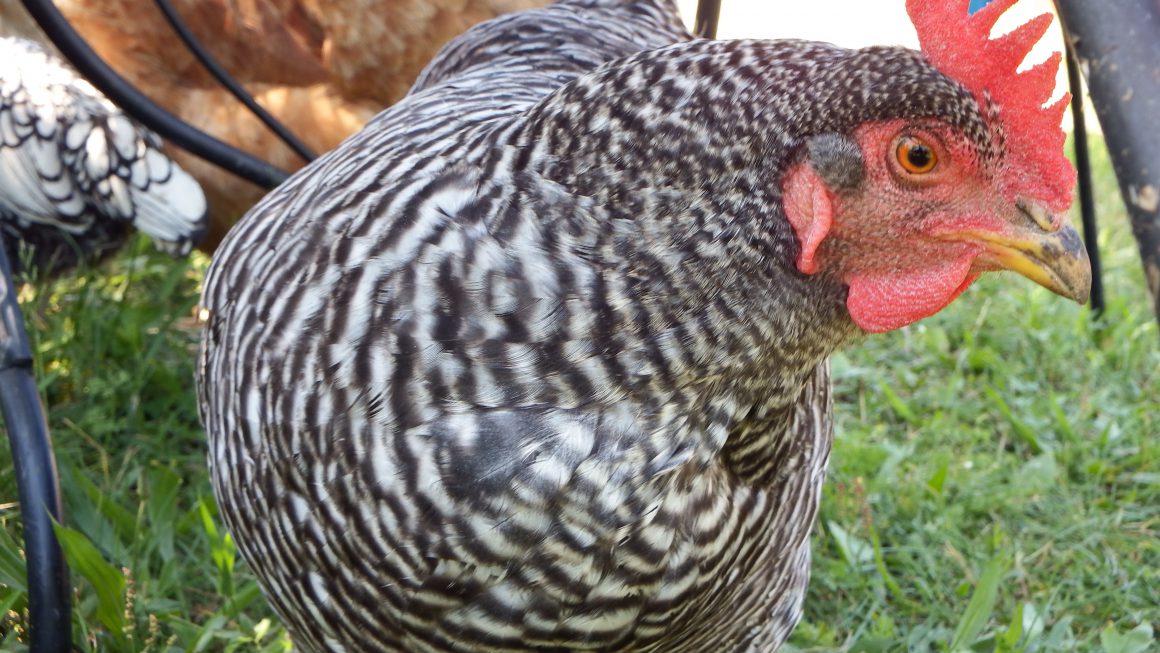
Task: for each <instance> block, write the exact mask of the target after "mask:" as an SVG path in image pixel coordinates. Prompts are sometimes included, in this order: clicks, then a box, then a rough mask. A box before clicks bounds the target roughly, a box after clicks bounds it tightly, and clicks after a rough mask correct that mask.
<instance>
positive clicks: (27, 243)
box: [0, 38, 206, 273]
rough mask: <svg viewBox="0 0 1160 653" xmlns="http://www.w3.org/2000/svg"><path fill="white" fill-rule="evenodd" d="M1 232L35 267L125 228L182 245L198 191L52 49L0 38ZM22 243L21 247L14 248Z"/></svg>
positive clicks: (103, 246) (97, 246) (202, 216)
mask: <svg viewBox="0 0 1160 653" xmlns="http://www.w3.org/2000/svg"><path fill="white" fill-rule="evenodd" d="M0 60H2V61H4V64H3V65H4V72H3V74H0V231H2V232H3V241H4V247H5V252H6V254H7V255H8V260H9V261H11V262H12V264H13V265H14V266H16V267H17V268H20V267H22V263H30V264H31V266H32V267H34V268H36V269H38V270H39V271H40V272H42V273H51V272H56V271H59V270H61V269H63V268H67V267H71V266H73V265H75V264H76V263H77V262H78V261H80V260H86V261H88V262H94V261H96V260H99V259H100V258H102V257H104V256H105V255H107V254H109V253H111V252H112V251H114V250H116V248H117V247H119V246H120V245H121V244H122V243H124V241H125V240H126V239H127V238H128V236H129V234H130V233H131V231H132V228H134V227H135V228H137V229H140V230H141V231H143V232H144V233H146V234H148V235H149V236H152V237H153V241H154V243H156V244H157V247H158V248H159V249H161V250H162V251H165V252H168V253H170V254H174V255H184V254H187V253H189V250H190V247H191V246H192V244H193V243H194V242H196V241H197V240H198V239H199V238H200V237H201V235H202V234H204V232H205V226H206V202H205V195H204V194H203V193H202V191H201V188H200V187H199V186H198V184H197V182H196V181H194V180H193V178H192V177H190V176H189V174H187V173H186V172H185V171H184V170H182V169H181V168H180V167H178V166H177V165H176V164H174V163H173V161H171V160H169V159H168V158H167V157H166V156H165V155H164V154H162V153H161V150H160V148H161V142H160V140H159V139H158V138H157V136H156V135H154V134H153V133H152V132H149V131H148V130H146V129H144V128H142V127H140V126H139V125H137V124H135V123H133V122H132V121H131V120H130V119H129V118H128V117H126V116H125V115H124V114H123V113H122V112H121V111H120V109H118V108H117V107H116V106H114V105H113V104H112V103H111V102H109V100H108V99H106V98H105V97H104V96H103V95H101V94H100V93H99V92H98V91H97V90H96V89H94V88H93V87H92V86H91V85H90V84H89V83H88V82H86V81H85V80H84V79H82V78H80V77H78V76H77V74H76V72H75V71H73V70H72V69H71V68H69V67H67V66H66V65H65V64H64V62H62V61H61V60H60V59H59V58H58V57H57V56H56V55H54V54H53V53H52V52H50V51H48V50H46V49H44V48H43V47H41V46H40V45H38V44H36V43H34V42H32V41H26V40H22V39H17V38H0ZM22 250H23V251H22Z"/></svg>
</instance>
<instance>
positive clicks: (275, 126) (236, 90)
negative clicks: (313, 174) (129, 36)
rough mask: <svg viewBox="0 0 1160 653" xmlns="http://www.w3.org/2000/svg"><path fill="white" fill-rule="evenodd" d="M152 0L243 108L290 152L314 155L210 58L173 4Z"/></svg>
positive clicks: (189, 47) (198, 59) (187, 46)
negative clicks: (290, 150)
mask: <svg viewBox="0 0 1160 653" xmlns="http://www.w3.org/2000/svg"><path fill="white" fill-rule="evenodd" d="M153 1H154V4H156V5H157V8H158V9H160V10H161V13H162V14H163V15H164V16H165V20H166V21H168V22H169V26H170V27H172V28H173V31H174V32H177V36H178V37H179V38H180V39H181V41H182V43H184V44H185V47H186V48H188V49H189V51H190V52H191V53H193V56H194V58H195V59H197V61H198V63H200V64H201V65H202V67H203V68H205V69H206V70H207V71H209V74H211V75H213V78H214V79H216V80H217V81H218V83H219V84H221V85H222V86H224V87H225V88H226V90H228V91H229V92H230V93H231V94H232V95H233V96H234V97H235V98H237V99H238V101H239V102H241V103H242V104H244V105H246V108H247V109H249V110H250V113H252V114H254V116H255V117H257V118H258V120H261V121H262V124H264V125H266V127H267V128H268V129H269V130H270V131H272V132H274V134H275V135H276V136H277V137H278V138H280V139H282V142H283V143H285V144H286V145H287V147H289V148H290V149H292V150H294V153H295V154H297V155H298V156H300V157H302V159H303V160H305V161H306V162H307V163H309V162H310V161H313V160H314V159H316V158H318V155H317V154H315V153H314V152H313V151H312V150H311V149H310V148H309V147H308V146H307V145H306V144H305V143H303V142H302V141H301V140H299V139H298V137H297V136H295V135H294V133H293V132H291V131H290V129H289V128H287V127H286V125H283V124H282V123H281V122H279V121H278V119H277V118H275V117H274V116H272V115H271V114H270V112H269V111H266V110H265V109H264V108H262V106H261V105H260V104H258V103H257V102H256V101H255V100H254V98H253V96H252V95H250V94H249V93H247V92H246V89H244V88H242V85H241V84H239V83H238V82H237V80H235V79H234V78H233V77H231V76H230V74H229V73H228V72H226V69H225V68H222V66H221V64H219V63H218V62H217V59H214V57H213V55H212V54H210V52H209V50H206V49H205V46H203V45H202V44H201V41H200V40H198V38H197V36H196V35H195V34H194V33H193V32H191V31H190V29H189V26H188V25H186V24H185V21H184V20H182V19H181V16H180V15H179V14H178V13H177V10H176V9H174V8H173V5H172V4H171V3H170V2H169V0H153Z"/></svg>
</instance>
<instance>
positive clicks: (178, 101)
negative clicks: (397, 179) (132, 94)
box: [0, 0, 549, 251]
mask: <svg viewBox="0 0 1160 653" xmlns="http://www.w3.org/2000/svg"><path fill="white" fill-rule="evenodd" d="M548 1H549V0H173V2H172V4H173V5H174V9H175V10H176V11H177V12H178V13H179V14H180V15H181V17H182V18H183V20H184V21H185V22H186V23H187V25H188V26H189V28H190V30H191V31H193V33H194V34H196V35H197V36H198V38H199V39H200V40H201V41H202V42H203V43H204V44H205V46H206V47H207V48H208V49H209V50H210V51H211V52H212V53H213V55H214V57H215V58H216V59H217V60H218V61H219V62H220V63H221V64H222V65H223V66H224V67H225V68H226V70H228V71H229V72H230V73H231V75H232V76H234V77H235V78H236V79H237V80H238V81H239V82H241V83H242V84H243V85H244V86H245V87H246V88H247V90H249V91H250V93H252V94H253V95H254V97H255V98H256V99H257V100H258V102H259V103H260V104H262V105H263V106H264V107H265V108H266V109H267V110H269V111H270V112H271V113H272V114H273V115H274V116H275V117H277V118H278V120H280V121H281V122H283V123H284V124H286V125H287V126H288V127H289V128H290V129H291V131H293V132H294V133H295V134H296V135H297V136H299V137H300V138H301V139H302V140H303V141H304V142H305V143H306V144H307V145H308V146H309V147H311V148H313V149H314V150H315V151H320V152H322V151H326V150H329V149H331V148H333V147H334V146H336V145H338V143H339V142H341V141H342V140H343V139H344V138H346V137H347V136H350V135H351V134H353V133H354V132H355V131H357V130H358V129H359V128H360V127H362V126H363V125H364V124H365V123H366V122H367V121H368V120H370V119H371V118H372V117H374V115H375V114H377V113H378V112H379V111H381V110H383V108H385V107H387V106H389V105H390V104H392V103H394V102H396V101H397V100H398V99H399V98H401V97H402V96H403V95H405V94H406V92H407V89H408V88H409V87H410V85H411V84H412V83H413V82H414V80H415V77H416V76H417V75H418V74H419V72H420V71H421V70H422V69H423V67H424V66H425V65H426V64H427V63H428V62H429V61H430V60H431V58H432V57H433V56H434V55H435V53H436V52H437V51H438V49H439V48H440V47H441V46H442V45H443V44H445V43H446V42H447V41H448V40H449V39H451V38H452V37H454V36H456V35H458V34H460V33H462V32H463V31H464V30H466V29H467V28H468V27H470V26H472V25H474V24H476V23H478V22H481V21H483V20H487V19H490V18H494V17H495V16H498V15H500V14H502V13H505V12H511V11H515V10H517V9H527V8H531V7H541V6H543V5H545V4H547V3H548ZM56 4H57V5H58V6H59V8H60V10H61V12H62V13H64V15H65V16H66V17H67V18H68V19H69V20H70V22H71V23H72V24H73V26H74V27H76V29H77V30H78V31H79V32H80V33H81V35H82V36H83V37H84V38H85V39H86V40H87V41H88V42H89V43H91V44H92V46H93V48H94V49H95V50H96V51H97V52H98V53H99V54H100V55H101V57H102V58H104V59H105V60H106V61H108V62H109V64H110V65H111V66H112V67H113V68H115V69H116V70H117V71H118V72H119V73H120V74H121V75H123V76H124V77H125V78H126V79H128V80H129V81H130V82H132V83H133V84H134V85H135V86H136V87H138V88H139V89H141V90H142V91H143V92H144V93H145V94H146V95H148V96H149V97H150V98H151V99H153V100H154V101H155V102H157V103H158V104H160V105H161V106H163V107H165V108H166V109H168V110H169V111H172V112H173V113H175V114H176V115H178V116H179V117H181V118H182V119H183V120H184V121H186V122H188V123H190V124H192V125H194V126H196V127H198V128H199V129H202V130H205V131H207V132H209V133H211V134H213V135H215V136H217V137H218V138H220V139H222V140H224V141H226V142H228V143H230V144H232V145H235V146H236V147H239V148H241V149H243V150H245V151H247V152H250V153H251V154H254V155H256V156H258V157H259V158H261V159H263V160H265V161H269V162H271V163H273V164H274V165H277V166H280V167H283V168H286V169H290V170H295V169H297V168H298V167H300V166H301V165H302V164H303V161H302V159H300V158H299V157H298V156H297V155H296V154H294V153H293V152H292V151H291V150H290V149H289V148H288V147H287V146H286V145H285V144H284V143H282V141H280V140H279V139H278V138H277V137H276V136H275V135H273V134H272V133H271V132H270V131H269V130H268V129H266V127H264V126H263V125H262V124H261V123H260V122H259V121H258V119H257V118H255V117H254V116H253V115H251V114H250V113H249V112H248V111H246V110H245V109H244V108H243V107H242V106H241V105H240V104H239V103H238V101H237V100H235V99H234V98H233V97H232V96H231V95H230V94H229V92H228V91H226V90H225V89H224V88H222V87H221V86H220V85H218V84H217V82H215V81H214V80H213V79H212V78H211V77H210V76H209V74H208V73H206V72H205V70H203V69H202V67H201V66H200V64H198V62H197V61H196V60H195V59H194V57H193V55H192V54H190V53H189V52H188V51H187V50H186V49H185V48H184V47H181V46H180V45H179V44H178V42H177V40H176V36H175V35H174V32H173V30H172V28H171V27H170V26H169V24H168V23H167V22H166V21H165V18H164V15H163V14H162V13H161V12H160V11H159V10H158V9H157V8H156V7H155V6H154V3H153V2H150V1H149V0H57V2H56ZM0 30H6V31H7V32H8V33H16V34H19V35H22V36H25V37H31V38H36V37H39V38H44V37H43V35H41V34H40V32H39V30H38V29H37V28H36V27H35V26H34V25H32V24H31V22H30V21H29V20H28V19H27V16H26V13H25V12H24V9H23V7H21V6H20V5H19V3H18V2H16V0H0ZM170 154H171V156H173V157H174V159H175V160H176V161H177V162H178V163H179V164H180V165H182V166H183V167H184V168H185V169H186V170H188V171H189V172H190V173H191V174H192V175H193V176H194V177H195V178H196V179H197V180H198V181H199V182H200V183H201V184H202V187H203V188H204V189H205V191H206V194H207V196H208V198H209V204H210V225H209V229H208V233H207V235H206V238H205V239H204V241H203V242H202V243H201V245H200V246H201V247H202V248H203V249H206V250H207V251H212V250H213V248H214V247H215V246H216V245H217V244H218V242H219V241H220V240H221V238H222V237H223V236H224V235H225V233H226V231H227V230H228V229H229V228H230V227H231V226H233V224H234V222H236V221H237V219H238V216H240V215H241V214H242V213H244V212H245V211H246V210H247V209H249V208H250V207H251V206H253V204H254V202H256V201H257V200H258V199H259V198H260V197H262V195H264V194H265V192H266V191H265V189H263V188H259V187H257V186H255V185H253V184H251V183H249V182H247V181H245V180H243V179H240V178H238V177H235V176H233V175H231V174H229V173H226V172H224V171H222V170H220V169H218V168H216V167H215V166H213V165H211V164H209V163H206V162H205V161H202V160H200V159H198V158H197V157H195V156H193V155H191V154H189V153H187V152H184V151H181V150H174V151H172V152H170Z"/></svg>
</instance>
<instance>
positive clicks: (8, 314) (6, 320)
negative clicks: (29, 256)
mask: <svg viewBox="0 0 1160 653" xmlns="http://www.w3.org/2000/svg"><path fill="white" fill-rule="evenodd" d="M16 289H17V286H16V285H15V284H14V283H13V281H12V268H11V266H10V265H9V263H8V256H7V254H5V248H4V236H3V234H2V233H0V413H2V414H3V416H4V424H5V425H6V427H7V429H8V443H9V445H10V446H11V447H12V465H13V467H14V468H15V470H16V488H17V494H18V495H19V499H20V516H21V520H22V522H23V525H24V557H25V566H26V569H27V572H28V616H29V633H28V634H29V647H30V648H29V650H31V651H35V652H36V653H67V652H68V651H70V650H71V647H72V645H71V643H70V640H71V637H72V626H71V621H70V614H69V594H70V593H69V581H68V566H67V565H66V564H65V561H64V556H63V554H62V553H61V549H60V543H59V542H57V540H56V534H55V533H54V532H53V530H52V520H53V519H56V520H57V521H60V520H61V506H60V484H59V481H58V478H57V473H56V459H55V458H54V457H53V454H52V439H51V438H50V437H49V435H48V424H47V422H46V421H45V417H44V408H43V406H41V405H40V395H39V394H38V393H37V389H36V379H35V378H34V377H33V375H32V349H31V348H30V347H29V344H28V334H27V333H26V332H25V330H24V317H23V316H22V315H21V313H20V304H19V303H18V302H17V301H16Z"/></svg>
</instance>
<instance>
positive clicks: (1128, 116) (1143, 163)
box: [1055, 0, 1160, 319]
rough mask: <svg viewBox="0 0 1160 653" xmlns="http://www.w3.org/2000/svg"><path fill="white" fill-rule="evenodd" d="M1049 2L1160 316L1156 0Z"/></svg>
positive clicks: (1159, 16)
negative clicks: (1095, 121) (1081, 81)
mask: <svg viewBox="0 0 1160 653" xmlns="http://www.w3.org/2000/svg"><path fill="white" fill-rule="evenodd" d="M1055 4H1056V7H1057V8H1058V10H1059V17H1060V18H1061V19H1062V20H1063V25H1064V28H1065V29H1066V31H1067V34H1068V40H1069V47H1070V48H1071V49H1073V50H1074V52H1075V56H1076V59H1077V61H1078V62H1079V64H1080V66H1081V69H1082V71H1083V73H1084V75H1085V77H1086V78H1087V86H1088V92H1089V94H1090V96H1091V100H1092V104H1093V105H1094V106H1095V110H1096V117H1097V118H1099V121H1100V126H1101V127H1102V128H1103V133H1104V140H1105V141H1106V142H1107V144H1108V154H1109V155H1110V157H1111V160H1112V168H1113V169H1114V170H1115V172H1116V179H1117V180H1118V181H1119V184H1120V194H1121V196H1122V197H1123V199H1124V204H1125V206H1126V207H1127V210H1128V217H1129V218H1130V219H1131V221H1132V234H1133V235H1134V236H1135V237H1136V242H1137V244H1138V245H1139V248H1140V258H1141V260H1142V261H1143V264H1144V279H1145V281H1146V282H1147V284H1148V292H1149V294H1150V295H1151V299H1152V307H1153V309H1154V310H1155V311H1156V318H1157V319H1160V129H1157V128H1156V117H1157V116H1160V84H1157V83H1156V71H1157V62H1160V2H1157V0H1117V1H1116V2H1092V1H1091V0H1056V3H1055Z"/></svg>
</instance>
